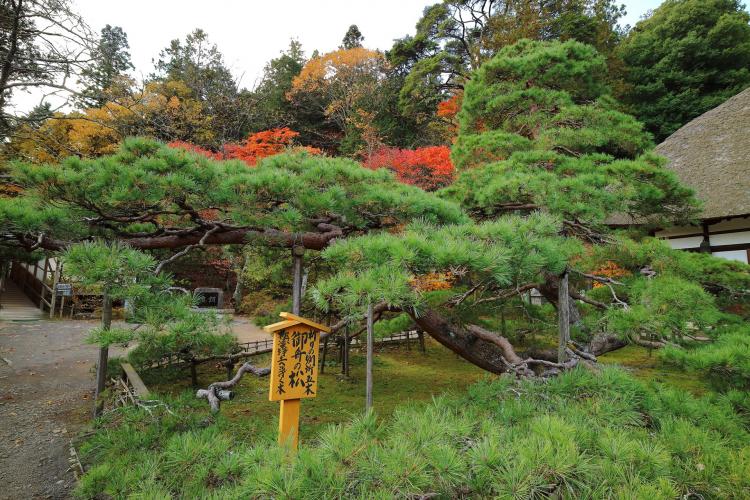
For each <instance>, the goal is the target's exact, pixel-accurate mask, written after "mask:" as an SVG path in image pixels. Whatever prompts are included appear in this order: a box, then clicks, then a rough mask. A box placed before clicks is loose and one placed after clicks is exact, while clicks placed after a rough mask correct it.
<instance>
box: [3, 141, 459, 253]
mask: <svg viewBox="0 0 750 500" xmlns="http://www.w3.org/2000/svg"><path fill="white" fill-rule="evenodd" d="M12 172H13V176H14V180H15V181H16V182H18V183H19V184H20V185H22V186H23V187H24V192H23V195H22V196H18V197H15V198H2V199H0V216H1V217H2V220H0V223H2V224H3V227H4V228H8V229H9V230H11V231H13V232H44V233H45V234H46V235H48V236H49V235H55V236H58V237H60V238H63V239H68V238H71V237H72V238H81V237H84V236H87V235H90V234H91V233H93V234H95V235H100V236H102V237H107V238H120V239H127V238H129V237H135V236H137V235H143V234H146V235H151V234H155V235H158V234H161V233H159V230H160V229H162V230H163V228H186V227H187V228H189V227H191V225H194V224H195V219H196V218H197V217H198V218H202V219H203V220H204V222H205V224H204V225H206V227H210V226H211V224H210V223H213V222H221V223H224V224H229V225H234V226H241V227H251V228H256V229H268V228H270V229H277V230H282V231H306V230H313V231H314V230H315V229H316V225H317V222H318V221H319V220H320V219H325V218H326V217H328V218H329V219H332V220H334V221H336V222H337V223H338V224H341V225H342V226H343V227H342V229H343V230H344V231H345V232H350V231H361V230H365V229H373V228H378V227H381V226H388V225H394V224H398V223H403V222H408V221H410V220H412V219H414V218H417V217H419V218H424V219H427V220H430V221H432V222H435V223H447V222H461V221H463V220H465V215H464V214H463V213H462V211H461V210H460V208H459V207H458V206H457V205H456V204H454V203H451V202H449V201H444V200H441V199H438V198H436V197H434V196H430V195H429V194H427V193H425V192H424V191H422V190H420V189H417V188H415V187H411V186H406V185H403V184H401V183H399V182H398V181H396V180H395V178H394V177H393V175H392V174H390V173H388V172H386V171H372V170H369V169H366V168H363V167H362V166H361V165H360V164H358V163H357V162H355V161H352V160H348V159H343V158H328V157H322V156H314V155H310V154H307V153H305V152H296V153H285V154H280V155H276V156H273V157H269V158H266V159H264V160H262V161H260V162H259V163H258V165H257V166H256V167H252V168H251V167H248V166H247V165H245V164H244V163H243V162H241V161H236V160H231V161H218V160H212V159H209V158H206V157H203V156H201V155H198V154H194V153H191V152H189V151H185V150H182V149H172V148H169V147H167V146H166V145H164V144H162V143H160V142H157V141H153V140H148V139H142V138H130V139H126V140H125V141H124V142H123V143H122V145H121V146H120V149H119V151H118V152H117V153H115V154H113V155H108V156H102V157H99V158H95V159H82V158H78V157H70V158H68V159H66V160H64V161H63V162H62V163H60V164H54V165H53V164H49V165H28V164H16V165H15V166H14V168H13V169H12ZM71 227H73V228H75V231H74V232H73V233H72V234H71V231H70V228H71ZM87 233H88V234H87Z"/></svg>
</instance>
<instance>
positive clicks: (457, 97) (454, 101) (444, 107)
mask: <svg viewBox="0 0 750 500" xmlns="http://www.w3.org/2000/svg"><path fill="white" fill-rule="evenodd" d="M463 97H464V95H463V93H462V92H459V93H456V94H453V95H452V96H451V97H450V98H448V99H446V100H445V101H442V102H440V103H438V107H437V115H438V116H439V117H441V118H448V119H450V120H452V119H453V118H455V117H456V115H457V114H458V112H459V111H460V110H461V101H463Z"/></svg>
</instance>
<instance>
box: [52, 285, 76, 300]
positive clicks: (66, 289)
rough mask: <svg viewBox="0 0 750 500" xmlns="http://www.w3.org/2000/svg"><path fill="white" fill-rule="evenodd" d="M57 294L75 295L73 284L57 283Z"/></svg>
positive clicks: (64, 295)
mask: <svg viewBox="0 0 750 500" xmlns="http://www.w3.org/2000/svg"><path fill="white" fill-rule="evenodd" d="M55 295H58V296H60V295H62V296H63V297H70V296H72V295H73V285H71V284H70V283H58V284H56V285H55Z"/></svg>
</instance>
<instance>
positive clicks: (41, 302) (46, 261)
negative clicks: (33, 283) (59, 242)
mask: <svg viewBox="0 0 750 500" xmlns="http://www.w3.org/2000/svg"><path fill="white" fill-rule="evenodd" d="M48 264H49V257H47V256H46V255H45V256H44V266H43V267H42V279H40V280H39V277H38V276H37V275H36V273H35V274H34V277H35V278H36V279H38V280H39V309H41V310H42V311H44V291H45V288H44V285H45V284H46V283H45V282H44V280H45V279H46V278H47V265H48Z"/></svg>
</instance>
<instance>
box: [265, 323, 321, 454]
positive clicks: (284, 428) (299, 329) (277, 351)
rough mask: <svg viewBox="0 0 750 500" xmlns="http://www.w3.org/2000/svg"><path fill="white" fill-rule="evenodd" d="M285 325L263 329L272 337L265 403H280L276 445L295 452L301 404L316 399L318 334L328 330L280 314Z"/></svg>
mask: <svg viewBox="0 0 750 500" xmlns="http://www.w3.org/2000/svg"><path fill="white" fill-rule="evenodd" d="M280 316H281V317H282V318H284V321H280V322H278V323H274V324H273V325H268V326H267V327H265V328H264V330H265V331H267V332H268V333H272V334H273V354H272V355H271V385H270V387H269V389H268V399H269V400H271V401H280V402H281V408H280V414H279V444H282V445H290V446H291V447H292V448H293V449H295V450H296V449H297V442H298V439H299V408H300V400H301V399H304V398H314V397H315V396H317V395H318V350H319V348H320V334H321V332H330V331H331V329H330V328H328V327H326V326H323V325H319V324H318V323H315V322H313V321H310V320H309V319H306V318H302V317H300V316H296V315H294V314H291V313H286V312H283V313H281V314H280Z"/></svg>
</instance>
